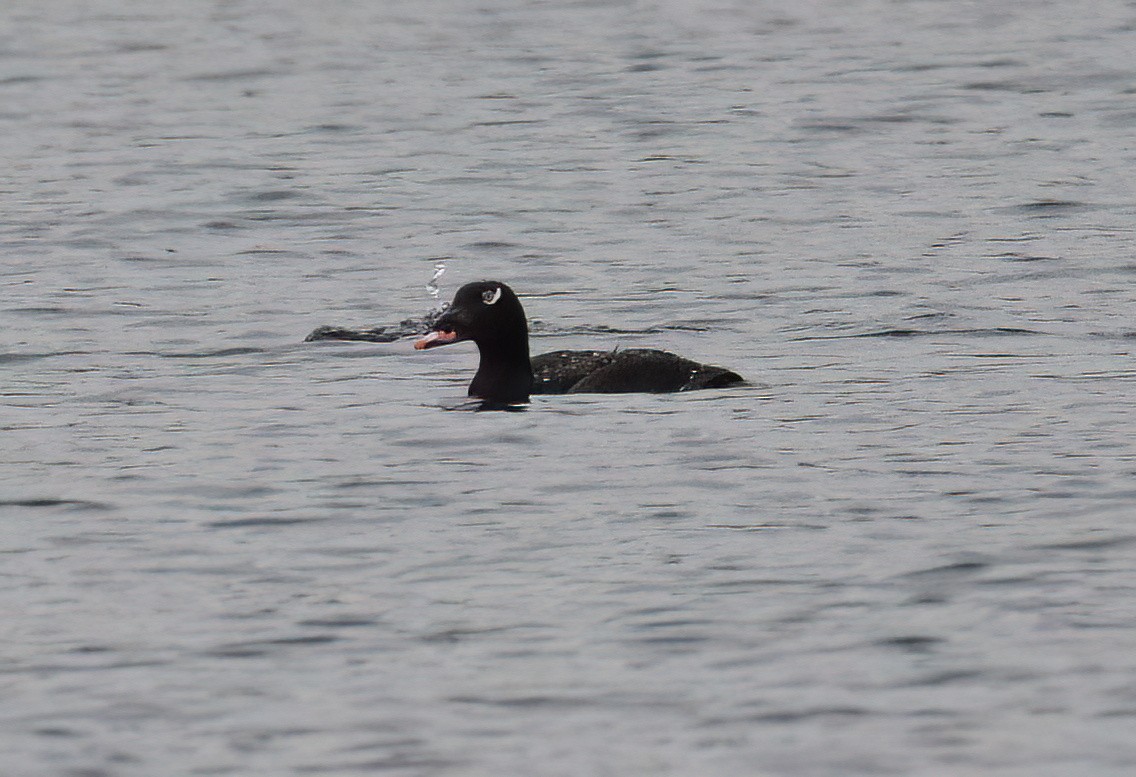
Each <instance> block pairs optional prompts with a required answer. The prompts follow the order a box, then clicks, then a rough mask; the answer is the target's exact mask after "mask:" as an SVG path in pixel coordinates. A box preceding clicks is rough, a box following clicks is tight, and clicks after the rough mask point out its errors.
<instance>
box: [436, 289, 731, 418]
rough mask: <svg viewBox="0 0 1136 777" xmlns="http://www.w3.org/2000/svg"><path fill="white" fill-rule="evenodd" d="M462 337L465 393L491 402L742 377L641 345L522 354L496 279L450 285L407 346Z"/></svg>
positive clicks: (520, 315)
mask: <svg viewBox="0 0 1136 777" xmlns="http://www.w3.org/2000/svg"><path fill="white" fill-rule="evenodd" d="M463 340H472V341H473V342H474V343H476V344H477V348H478V350H479V351H480V353H481V362H480V364H479V365H478V368H477V374H476V375H474V378H473V382H472V383H470V386H469V395H470V396H471V397H476V398H478V399H482V400H484V401H486V402H491V403H499V404H506V405H508V404H520V403H524V402H527V401H528V399H529V395H530V394H580V393H603V394H615V393H625V392H633V391H634V392H668V391H691V390H694V389H707V388H722V387H724V386H730V385H733V384H735V383H742V382H743V379H742V377H741V376H740V375H738V374H737V373H736V372H733V371H731V370H727V369H725V368H724V367H713V366H710V365H706V364H699V363H698V362H693V361H691V360H689V359H684V358H682V357H681V356H676V355H675V354H673V353H667V352H666V351H656V350H653V349H646V348H632V349H628V350H625V351H621V350H615V351H553V352H552V353H546V354H541V355H540V356H536V357H533V358H532V359H530V358H529V329H528V321H527V319H526V318H525V311H524V308H523V307H522V306H521V302H520V300H518V299H517V295H516V294H514V293H513V290H512V289H510V288H509V287H508V286H506V285H505V284H503V283H499V282H497V281H478V282H476V283H467V284H466V285H465V286H462V287H461V288H460V289H458V293H457V294H456V295H454V301H453V304H452V305H450V307H449V309H448V310H446V312H445V313H444V314H442V316H441V317H440V318H439V319H438V320H437V321H435V322H434V324H433V326H432V327H431V331H430V332H429V333H428V334H427V335H426V336H424V337H423V338H421V339H420V340H418V341H417V342H416V343H415V344H414V347H415V348H417V349H419V350H422V349H425V348H434V347H437V346H440V345H449V344H450V343H457V342H461V341H463Z"/></svg>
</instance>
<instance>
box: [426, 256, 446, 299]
mask: <svg viewBox="0 0 1136 777" xmlns="http://www.w3.org/2000/svg"><path fill="white" fill-rule="evenodd" d="M445 272H446V260H445V259H439V260H437V261H436V262H434V275H433V276H432V277H431V278H430V282H429V283H427V284H426V291H428V292H429V293H430V296H431V297H433V298H434V299H438V291H439V289H438V279H439V278H441V277H442V275H443V274H445Z"/></svg>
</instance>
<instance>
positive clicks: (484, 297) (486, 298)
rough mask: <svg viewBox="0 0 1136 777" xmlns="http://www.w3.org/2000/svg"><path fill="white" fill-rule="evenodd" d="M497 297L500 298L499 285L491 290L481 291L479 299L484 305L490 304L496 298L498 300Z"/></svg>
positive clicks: (495, 300) (494, 301)
mask: <svg viewBox="0 0 1136 777" xmlns="http://www.w3.org/2000/svg"><path fill="white" fill-rule="evenodd" d="M499 299H501V287H500V286H498V287H497V288H496V289H494V290H493V291H489V290H488V289H487V290H485V291H483V292H481V301H482V302H484V303H485V304H486V305H492V304H494V303H496V302H497V300H499Z"/></svg>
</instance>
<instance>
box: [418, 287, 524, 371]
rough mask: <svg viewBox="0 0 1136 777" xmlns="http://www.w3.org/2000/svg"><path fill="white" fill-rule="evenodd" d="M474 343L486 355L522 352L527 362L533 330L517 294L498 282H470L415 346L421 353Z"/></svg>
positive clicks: (462, 288)
mask: <svg viewBox="0 0 1136 777" xmlns="http://www.w3.org/2000/svg"><path fill="white" fill-rule="evenodd" d="M462 340H472V341H473V342H475V343H477V346H478V348H479V349H481V352H482V355H483V356H485V355H493V354H496V353H497V352H504V353H508V354H510V355H512V354H515V353H517V351H518V350H519V351H520V352H521V353H523V356H524V358H525V359H526V360H527V359H528V355H529V349H528V341H529V328H528V322H527V321H526V319H525V310H524V308H523V307H521V301H520V300H519V299H517V295H516V294H514V293H513V290H512V289H510V288H509V287H508V286H506V285H505V284H503V283H500V282H498V281H477V282H475V283H467V284H466V285H465V286H462V287H461V288H460V289H458V293H457V294H455V295H454V301H453V302H452V303H451V304H450V307H449V308H448V309H447V310H446V312H445V313H443V314H442V315H441V317H440V318H438V320H437V321H435V322H434V326H433V327H432V328H431V331H430V332H429V333H428V334H426V335H425V336H423V337H422V338H421V339H420V340H418V341H417V342H416V343H414V347H415V348H417V349H418V350H422V349H424V348H436V347H437V346H440V345H449V344H450V343H459V342H461V341H462Z"/></svg>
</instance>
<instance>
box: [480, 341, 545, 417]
mask: <svg viewBox="0 0 1136 777" xmlns="http://www.w3.org/2000/svg"><path fill="white" fill-rule="evenodd" d="M478 348H479V349H480V351H481V363H480V364H479V365H478V366H477V374H476V375H474V376H473V382H472V383H470V384H469V395H470V396H471V397H479V398H480V399H485V400H488V401H491V402H527V401H528V399H529V392H530V391H531V390H532V382H533V374H532V365H531V364H530V363H529V343H528V338H527V337H525V338H524V339H523V340H520V341H518V342H513V343H503V342H493V343H478Z"/></svg>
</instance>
